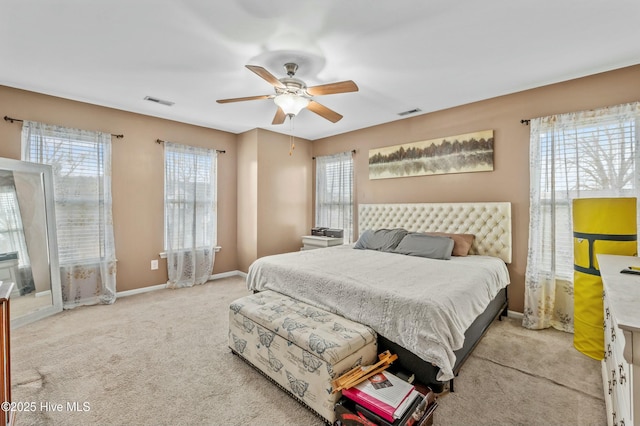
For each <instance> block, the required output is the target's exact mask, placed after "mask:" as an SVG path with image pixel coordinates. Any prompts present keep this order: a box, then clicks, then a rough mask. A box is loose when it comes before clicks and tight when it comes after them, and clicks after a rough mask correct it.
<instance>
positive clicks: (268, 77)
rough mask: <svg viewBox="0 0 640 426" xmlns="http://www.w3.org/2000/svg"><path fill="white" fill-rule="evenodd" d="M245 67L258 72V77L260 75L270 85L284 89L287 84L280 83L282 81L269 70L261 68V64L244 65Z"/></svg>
mask: <svg viewBox="0 0 640 426" xmlns="http://www.w3.org/2000/svg"><path fill="white" fill-rule="evenodd" d="M245 67H247V68H249V69H250V70H251V71H253V72H254V73H256V74H258V76H259V77H262V78H263V79H264V80H266V81H267V83H269V84H270V85H272V86H274V87H278V88H280V89H286V87H287V86H285V85H284V84H282V82H281V81H280V80H278V79H277V78H276V77H275V76H274V75H273V74H271V73H270V72H269V71H267V70H266V69H264V68H262V67H261V66H258V65H245Z"/></svg>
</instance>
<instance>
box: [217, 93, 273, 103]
mask: <svg viewBox="0 0 640 426" xmlns="http://www.w3.org/2000/svg"><path fill="white" fill-rule="evenodd" d="M272 97H273V95H259V96H247V97H244V98H231V99H218V100H217V101H216V102H217V103H219V104H228V103H229V102H242V101H255V100H258V99H269V98H272Z"/></svg>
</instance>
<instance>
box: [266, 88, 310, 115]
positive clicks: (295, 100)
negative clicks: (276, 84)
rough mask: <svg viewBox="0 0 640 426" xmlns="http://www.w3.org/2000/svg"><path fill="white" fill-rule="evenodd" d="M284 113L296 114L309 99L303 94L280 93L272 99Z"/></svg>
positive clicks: (304, 106) (307, 103) (305, 105)
mask: <svg viewBox="0 0 640 426" xmlns="http://www.w3.org/2000/svg"><path fill="white" fill-rule="evenodd" d="M273 102H275V104H276V105H278V106H279V107H280V108H281V109H282V111H284V113H285V114H286V115H290V116H291V115H298V113H299V112H300V111H301V110H302V109H303V108H306V107H307V105H309V99H307V98H305V97H304V96H298V95H293V94H291V93H282V94H280V95H278V96H276V97H275V98H274V99H273Z"/></svg>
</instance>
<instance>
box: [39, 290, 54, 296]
mask: <svg viewBox="0 0 640 426" xmlns="http://www.w3.org/2000/svg"><path fill="white" fill-rule="evenodd" d="M44 296H47V297H51V290H45V291H39V292H37V293H36V297H44Z"/></svg>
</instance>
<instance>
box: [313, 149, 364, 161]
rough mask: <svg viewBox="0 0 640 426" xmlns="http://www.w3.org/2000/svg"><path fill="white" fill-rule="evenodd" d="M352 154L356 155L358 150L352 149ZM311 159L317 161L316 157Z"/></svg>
mask: <svg viewBox="0 0 640 426" xmlns="http://www.w3.org/2000/svg"><path fill="white" fill-rule="evenodd" d="M351 153H352V154H355V153H356V150H355V149H352V150H351ZM311 159H312V160H315V159H316V157H311Z"/></svg>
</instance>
